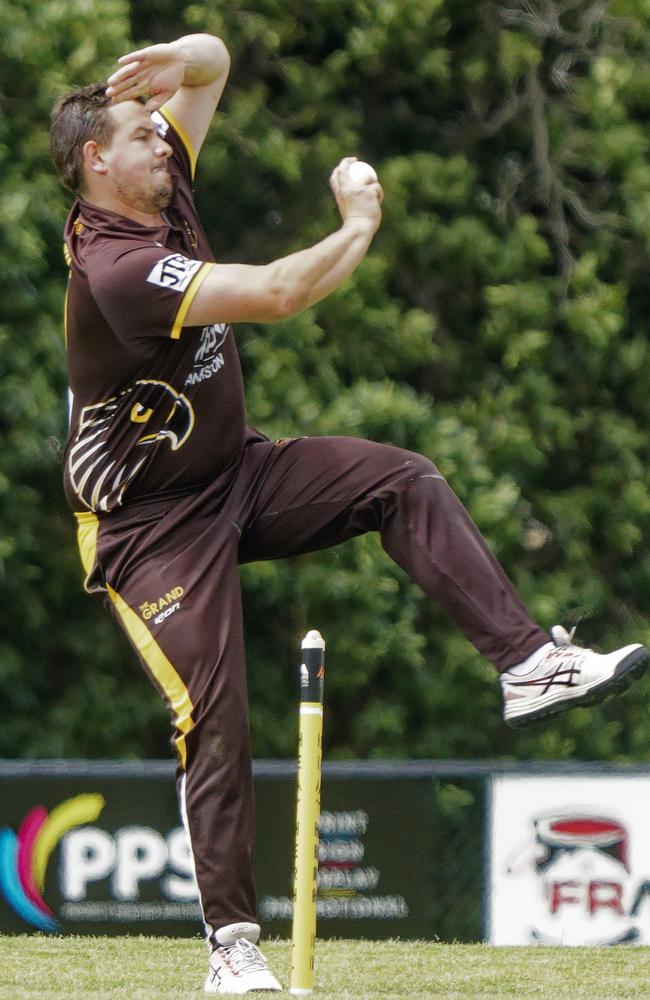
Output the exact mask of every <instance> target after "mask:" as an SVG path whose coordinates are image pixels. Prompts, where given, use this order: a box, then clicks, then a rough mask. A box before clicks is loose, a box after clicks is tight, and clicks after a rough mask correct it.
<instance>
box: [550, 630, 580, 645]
mask: <svg viewBox="0 0 650 1000" xmlns="http://www.w3.org/2000/svg"><path fill="white" fill-rule="evenodd" d="M577 627H578V626H577V625H574V626H573V628H572V629H571V631H570V632H567V630H566V629H565V627H564V625H554V626H553V628H552V629H551V638H552V639H553V642H554V643H555V645H556V646H572V645H573V637H574V635H575V634H576V629H577Z"/></svg>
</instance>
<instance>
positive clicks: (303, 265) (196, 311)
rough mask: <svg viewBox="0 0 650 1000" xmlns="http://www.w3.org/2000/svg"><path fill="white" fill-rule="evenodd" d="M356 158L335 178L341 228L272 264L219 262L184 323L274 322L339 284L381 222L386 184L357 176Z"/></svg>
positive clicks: (348, 160)
mask: <svg viewBox="0 0 650 1000" xmlns="http://www.w3.org/2000/svg"><path fill="white" fill-rule="evenodd" d="M353 160H354V157H347V158H346V159H344V160H342V161H341V163H339V165H338V167H336V169H335V170H334V172H333V173H332V176H331V178H330V186H331V188H332V191H333V193H334V197H335V198H336V202H337V205H338V208H339V212H340V214H341V219H342V225H341V228H340V229H338V230H337V231H336V232H334V233H331V234H330V235H329V236H326V237H325V239H323V240H321V241H320V242H319V243H316V244H315V245H314V246H312V247H308V248H307V249H305V250H299V251H298V252H297V253H292V254H289V256H287V257H281V258H279V259H278V260H275V261H273V262H272V263H271V264H264V265H261V266H255V265H248V264H215V265H214V267H212V268H211V270H210V272H209V273H208V275H207V276H206V278H205V279H204V281H203V283H202V284H201V286H200V288H199V289H198V291H197V292H196V295H195V296H194V298H193V300H192V304H191V305H190V308H189V309H188V311H187V314H186V316H185V319H184V323H183V325H184V326H204V325H206V324H209V323H237V322H251V323H255V322H257V323H272V322H274V321H276V320H280V319H287V318H288V317H289V316H294V315H295V314H296V313H299V312H301V311H302V310H303V309H306V308H307V307H308V306H310V305H313V304H314V303H316V302H320V300H321V299H324V298H325V297H326V296H327V295H329V294H330V292H332V291H334V289H335V288H338V286H339V285H340V284H342V283H343V281H345V279H346V278H347V277H349V276H350V275H351V274H352V272H353V271H354V270H355V269H356V268H357V267H358V265H359V264H360V263H361V261H362V260H363V258H364V257H365V255H366V253H367V251H368V247H369V246H370V243H371V242H372V238H373V236H374V234H375V232H376V231H377V229H378V228H379V223H380V222H381V201H382V198H383V192H382V189H381V187H380V185H379V184H378V183H372V182H366V183H364V184H359V182H355V181H353V180H352V179H351V178H350V176H349V174H348V167H349V165H350V163H352V162H353Z"/></svg>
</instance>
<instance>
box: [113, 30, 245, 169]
mask: <svg viewBox="0 0 650 1000" xmlns="http://www.w3.org/2000/svg"><path fill="white" fill-rule="evenodd" d="M118 63H119V66H120V68H119V69H118V70H116V71H115V73H113V74H112V75H111V76H109V78H108V80H107V84H108V87H107V93H108V94H109V96H110V97H112V99H113V101H114V103H116V104H117V103H119V102H120V101H128V100H133V99H134V98H136V97H147V98H148V101H147V104H146V108H147V110H149V111H156V110H157V109H158V108H160V107H162V105H163V104H164V105H165V106H166V108H167V109H168V110H169V111H170V112H171V115H172V116H173V118H174V120H175V122H176V123H177V124H178V125H180V128H181V129H182V131H183V132H184V134H185V137H186V139H187V140H189V142H190V144H191V147H192V149H191V152H192V153H193V158H194V160H196V157H197V156H198V154H199V150H200V149H201V146H202V145H203V140H204V139H205V136H206V134H207V131H208V128H209V126H210V122H211V121H212V118H213V117H214V113H215V110H216V108H217V105H218V103H219V100H220V98H221V95H222V93H223V89H224V87H225V85H226V80H227V78H228V72H229V70H230V56H229V54H228V50H227V48H226V46H225V45H224V43H223V42H222V40H221V39H220V38H216V37H215V36H214V35H185V36H184V37H183V38H179V39H177V40H176V41H175V42H170V43H169V44H161V45H150V46H148V47H147V48H145V49H137V50H136V51H135V52H129V53H127V55H124V56H122V57H121V58H120V59H118Z"/></svg>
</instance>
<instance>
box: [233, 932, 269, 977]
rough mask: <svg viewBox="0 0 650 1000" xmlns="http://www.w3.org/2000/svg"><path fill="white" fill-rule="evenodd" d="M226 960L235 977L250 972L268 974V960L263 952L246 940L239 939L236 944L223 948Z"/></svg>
mask: <svg viewBox="0 0 650 1000" xmlns="http://www.w3.org/2000/svg"><path fill="white" fill-rule="evenodd" d="M223 951H224V953H225V958H226V961H227V963H228V965H229V966H230V968H231V969H232V971H233V974H234V975H235V976H241V975H246V974H247V973H249V972H266V959H265V958H264V956H263V955H262V952H261V951H260V950H259V948H257V947H256V946H255V945H254V944H251V942H250V941H247V940H246V938H239V940H238V941H235V943H234V944H231V945H229V947H227V948H223Z"/></svg>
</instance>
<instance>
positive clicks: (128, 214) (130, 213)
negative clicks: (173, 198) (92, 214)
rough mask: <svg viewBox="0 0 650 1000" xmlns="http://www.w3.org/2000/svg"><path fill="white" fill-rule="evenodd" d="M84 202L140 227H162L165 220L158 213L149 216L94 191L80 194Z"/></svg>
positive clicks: (117, 199) (147, 213) (116, 199)
mask: <svg viewBox="0 0 650 1000" xmlns="http://www.w3.org/2000/svg"><path fill="white" fill-rule="evenodd" d="M81 197H82V198H83V200H84V201H86V202H88V204H89V205H94V206H95V207H96V208H103V209H106V210H107V211H109V212H115V214H116V215H123V216H124V218H126V219H131V220H132V221H133V222H139V223H140V225H141V226H150V227H155V226H164V225H165V220H164V218H163V216H162V215H161V213H160V212H155V213H154V214H151V213H149V212H142V211H140V209H138V208H134V207H133V205H128V204H126V203H125V202H123V201H120V199H119V198H112V197H110V196H106V195H98V194H97V192H96V191H93V192H89V191H86V192H84V193H82V194H81Z"/></svg>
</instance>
